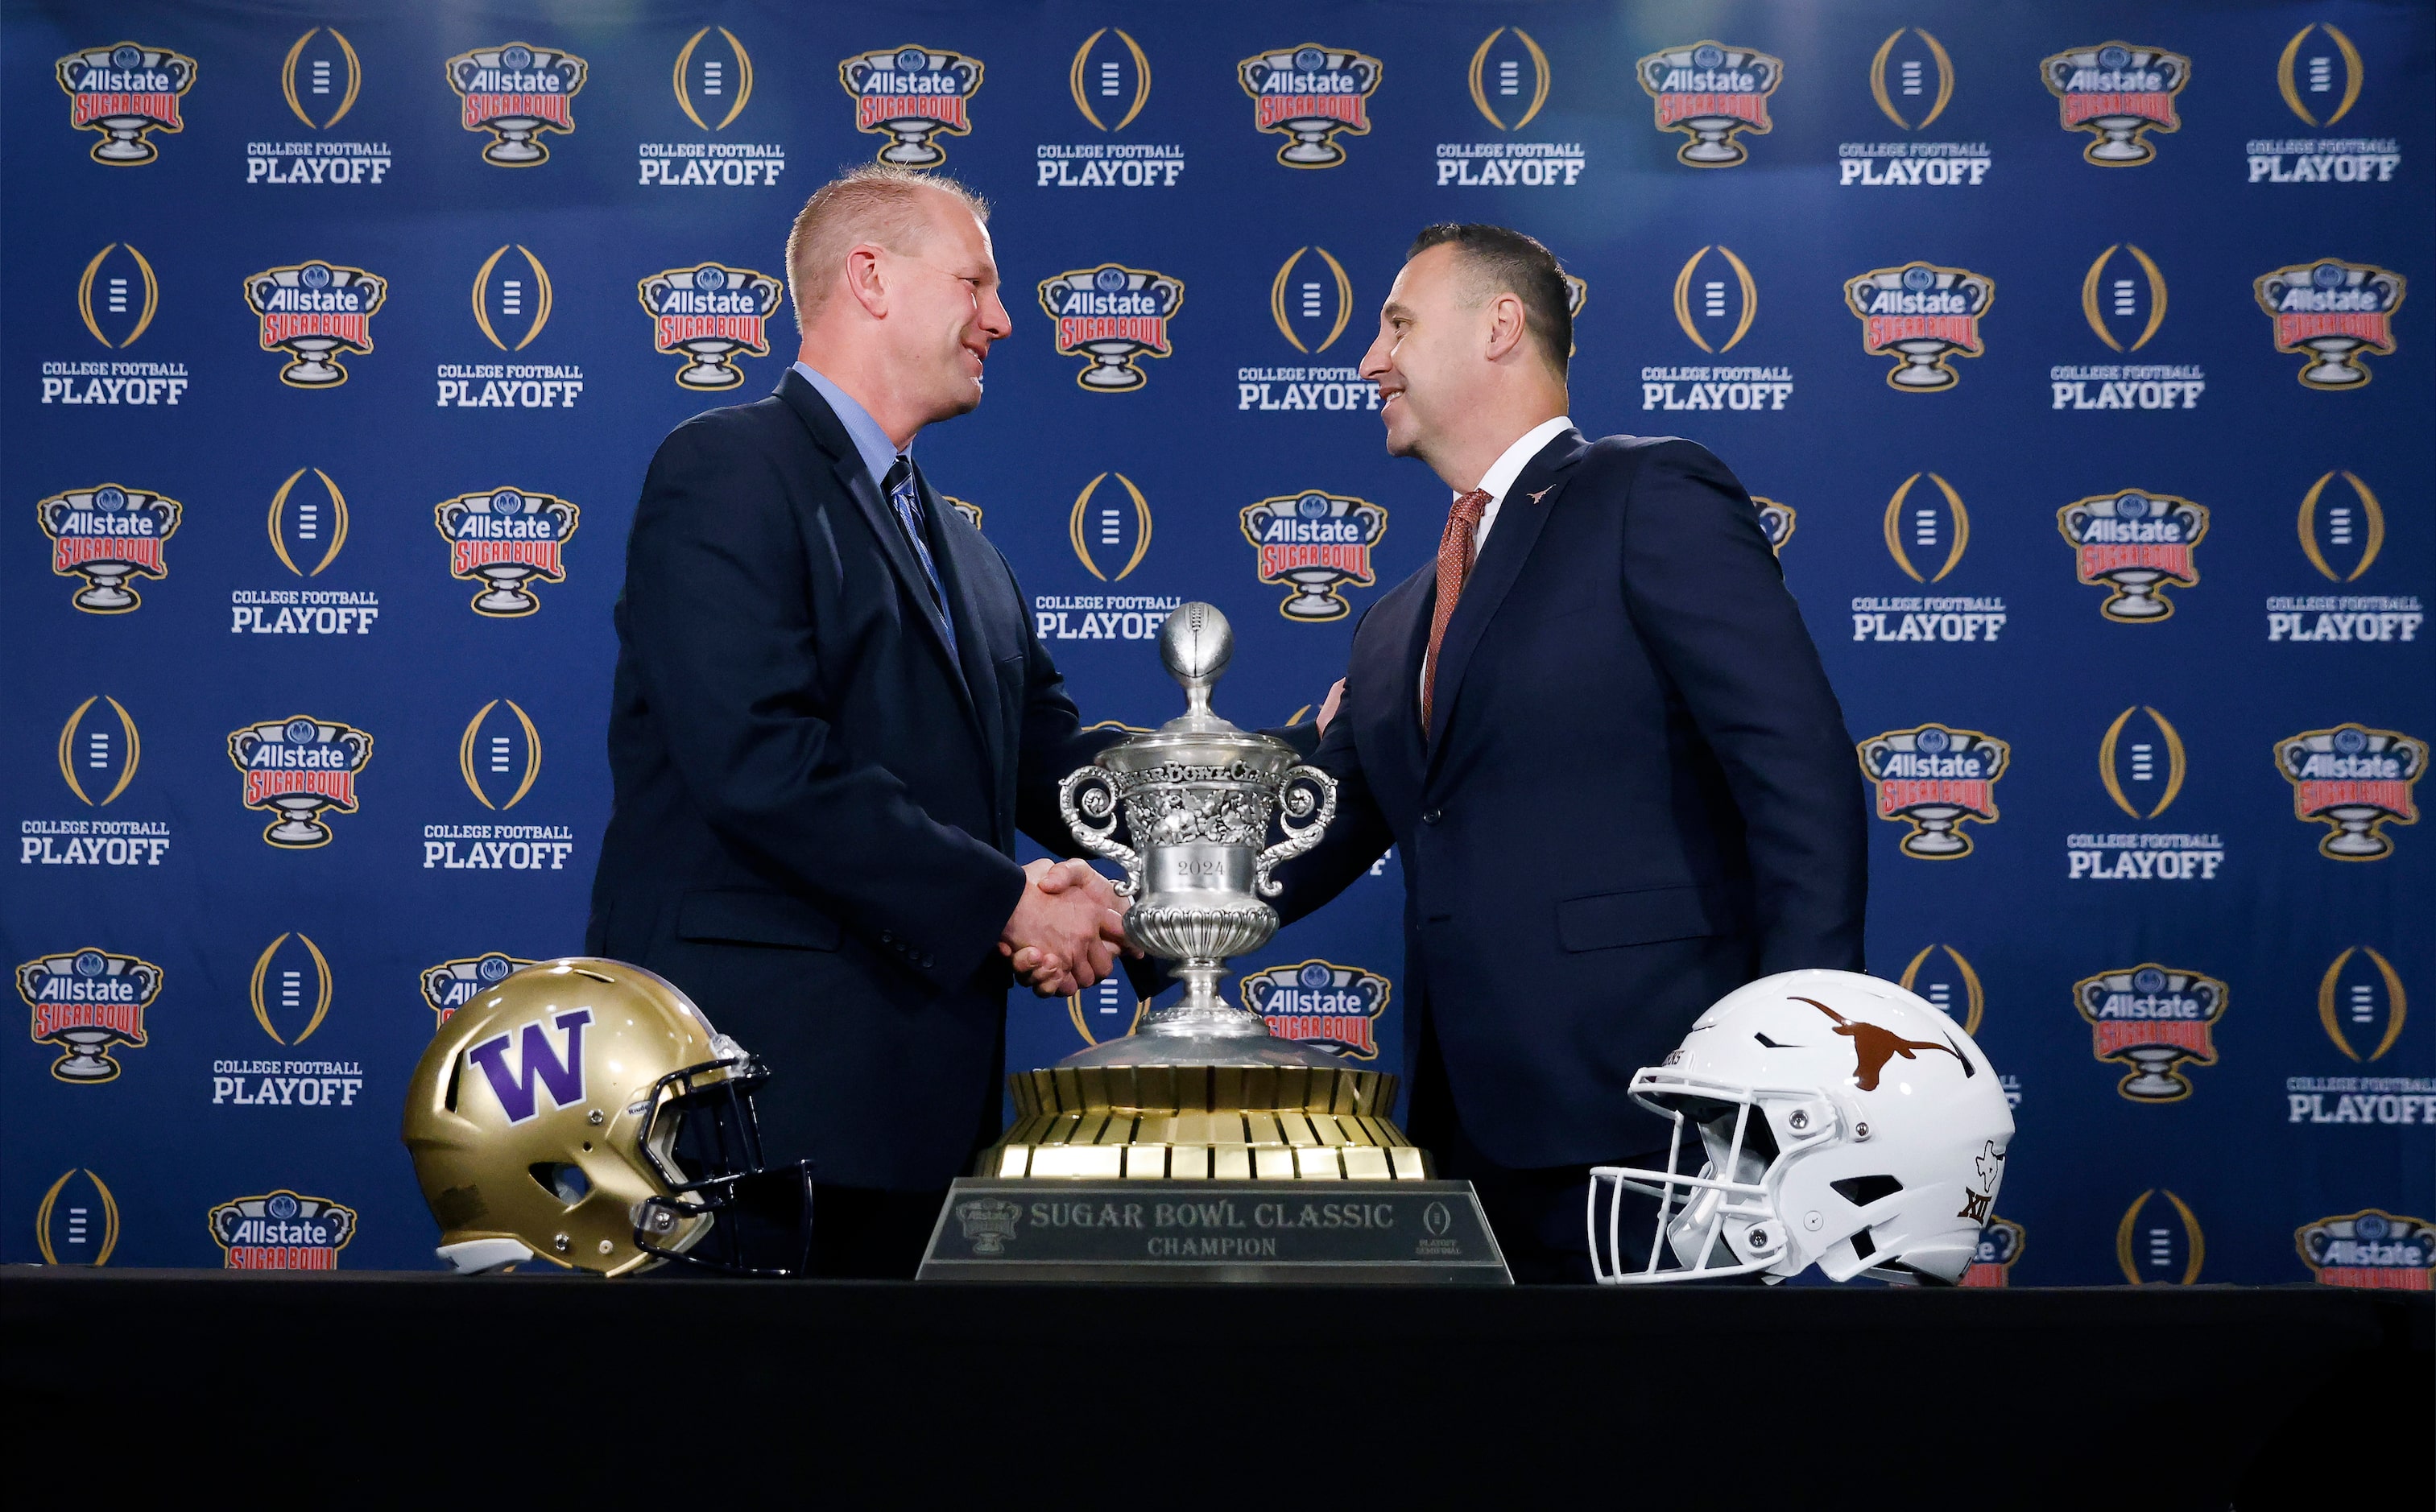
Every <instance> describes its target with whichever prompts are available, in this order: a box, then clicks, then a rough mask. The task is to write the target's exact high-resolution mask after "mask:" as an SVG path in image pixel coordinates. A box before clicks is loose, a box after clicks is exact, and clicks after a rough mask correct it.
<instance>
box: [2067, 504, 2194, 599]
mask: <svg viewBox="0 0 2436 1512" xmlns="http://www.w3.org/2000/svg"><path fill="white" fill-rule="evenodd" d="M2207 528H2208V512H2207V506H2206V505H2204V504H2194V503H2192V502H2191V501H2190V500H2189V499H2186V498H2178V497H2176V496H2175V495H2171V494H2150V493H2146V492H2143V491H2142V490H2140V489H2136V488H2127V489H2125V490H2123V491H2122V492H2121V493H2117V494H2100V495H2096V496H2095V497H2091V498H2084V499H2079V500H2076V501H2075V502H2073V503H2070V504H2067V505H2065V506H2064V507H2063V508H2062V509H2060V510H2058V511H2056V529H2057V530H2060V531H2062V534H2063V538H2064V540H2065V541H2066V542H2068V543H2069V544H2070V545H2071V547H2072V550H2073V572H2074V575H2075V576H2076V577H2077V578H2078V579H2079V581H2080V582H2083V583H2085V584H2087V585H2089V586H2091V587H2098V588H2105V589H2107V590H2109V591H2108V593H2107V596H2106V601H2105V602H2104V603H2102V604H2099V605H2098V606H2097V612H2098V613H2099V614H2101V615H2104V616H2105V617H2107V618H2109V619H2112V620H2114V622H2115V623H2117V624H2122V625H2146V624H2155V623H2157V622H2159V621H2161V620H2165V619H2168V618H2171V617H2173V613H2174V605H2173V601H2172V600H2169V599H2167V598H2166V595H2165V590H2166V588H2167V587H2169V586H2170V587H2182V588H2188V587H2192V586H2195V585H2196V584H2197V583H2198V582H2199V581H2200V569H2199V566H2198V565H2197V564H2196V563H2195V562H2194V561H2193V560H2192V557H2193V554H2194V552H2195V551H2196V550H2197V548H2198V547H2199V544H2200V542H2201V539H2202V538H2203V537H2205V536H2206V534H2207Z"/></svg>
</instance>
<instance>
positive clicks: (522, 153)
mask: <svg viewBox="0 0 2436 1512" xmlns="http://www.w3.org/2000/svg"><path fill="white" fill-rule="evenodd" d="M482 124H483V126H485V127H487V128H488V129H489V130H491V131H492V132H493V133H494V135H495V136H496V138H497V139H496V141H494V142H492V144H491V145H490V146H489V147H486V148H483V149H482V161H483V162H485V163H496V164H497V165H499V166H500V167H503V168H523V167H530V166H531V165H533V164H536V163H539V162H540V161H541V160H542V159H543V158H544V157H545V156H547V155H548V148H544V147H543V146H542V145H541V144H540V143H539V142H536V141H534V140H533V138H534V137H536V136H538V135H539V134H540V133H541V129H542V127H543V126H544V125H546V124H547V123H546V122H544V121H543V120H542V118H541V117H540V116H538V115H494V116H492V117H490V118H489V119H488V120H485V121H484V122H483V123H482Z"/></svg>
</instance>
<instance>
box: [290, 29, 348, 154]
mask: <svg viewBox="0 0 2436 1512" xmlns="http://www.w3.org/2000/svg"><path fill="white" fill-rule="evenodd" d="M325 32H326V33H328V35H329V38H330V41H331V43H334V44H335V45H336V47H337V49H338V56H337V57H335V58H332V57H329V56H326V55H325V54H324V52H323V51H322V49H319V48H316V49H313V52H314V56H312V57H311V58H309V59H308V58H307V57H306V56H305V52H306V48H307V47H308V46H309V44H310V43H312V41H313V39H314V38H316V37H319V36H321V35H322V34H323V33H325ZM341 70H343V71H344V72H343V73H341V72H340V71H341ZM300 74H301V75H303V76H304V78H305V88H304V94H303V96H300V95H299V94H298V92H297V87H296V81H297V78H298V76H299V75H300ZM363 87H364V64H363V60H361V59H359V58H357V56H356V48H355V44H354V43H350V42H349V41H347V34H346V33H345V32H342V31H340V30H339V28H338V27H336V26H315V27H314V28H313V29H312V30H310V31H308V32H306V33H305V35H303V36H302V37H299V38H297V39H296V44H295V45H294V46H292V47H290V48H288V49H287V57H285V58H283V59H281V60H280V61H279V93H280V94H281V95H282V96H284V97H285V98H286V99H287V108H288V110H289V111H291V112H293V113H295V116H296V118H297V119H298V120H300V121H303V122H304V123H305V125H306V126H309V127H311V128H312V129H313V130H316V131H326V130H329V129H330V128H332V127H334V126H336V125H338V124H339V121H340V120H342V119H343V118H345V116H346V113H348V112H349V111H351V110H354V109H355V108H356V95H357V92H358V91H360V90H361V89H362V88H363ZM331 96H337V101H338V102H337V104H336V105H334V106H333V107H332V108H331V111H330V118H329V119H328V120H326V121H317V120H315V119H313V113H312V112H311V111H308V110H306V109H305V98H306V97H310V98H311V99H312V100H313V101H314V102H315V103H316V104H320V103H321V102H322V101H324V100H327V99H329V98H330V97H331Z"/></svg>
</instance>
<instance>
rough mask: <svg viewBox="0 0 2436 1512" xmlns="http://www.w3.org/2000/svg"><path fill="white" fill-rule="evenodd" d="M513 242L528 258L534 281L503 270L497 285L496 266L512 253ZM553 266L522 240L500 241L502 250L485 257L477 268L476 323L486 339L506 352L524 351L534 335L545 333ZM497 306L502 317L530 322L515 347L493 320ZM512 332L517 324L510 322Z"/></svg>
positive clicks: (527, 262) (475, 282) (475, 284)
mask: <svg viewBox="0 0 2436 1512" xmlns="http://www.w3.org/2000/svg"><path fill="white" fill-rule="evenodd" d="M510 246H513V247H514V248H515V250H516V252H517V253H518V254H519V255H521V256H522V257H523V258H524V260H525V268H526V269H528V270H529V271H530V272H531V283H530V284H528V283H527V282H526V281H525V280H524V279H523V278H520V277H517V276H516V275H515V274H514V273H513V272H506V273H502V274H500V276H499V278H498V280H497V283H496V287H494V284H493V281H492V278H491V272H492V269H496V268H497V267H498V266H499V259H500V258H502V257H504V256H506V255H507V254H508V249H509V247H510ZM549 302H550V288H549V269H547V268H544V267H543V266H542V265H541V259H540V258H538V257H536V256H534V255H533V252H532V249H531V248H530V247H527V246H526V245H524V244H523V243H522V242H513V243H509V242H502V243H500V244H499V249H498V251H496V252H493V253H491V255H490V256H488V257H485V258H483V259H482V266H481V267H480V268H479V269H475V270H474V323H475V324H476V325H478V326H479V327H480V328H481V331H482V336H483V339H486V340H488V341H489V342H490V343H491V344H492V345H493V346H495V347H497V348H498V349H499V350H500V351H502V352H510V351H514V352H521V351H523V350H524V349H525V348H527V347H529V346H531V345H532V340H533V338H534V337H537V336H539V335H541V329H542V327H543V326H545V325H548V323H549ZM494 310H496V312H497V314H498V317H499V319H500V320H502V321H524V322H527V323H526V325H525V332H524V335H523V336H521V337H518V338H517V339H516V344H515V345H514V346H513V347H511V346H509V345H508V343H507V342H506V341H505V340H503V339H501V338H500V336H499V332H498V329H497V327H496V326H495V325H493V324H492V322H491V317H492V312H493V311H494ZM508 334H509V335H510V336H514V335H515V327H514V326H513V325H511V326H509V327H508Z"/></svg>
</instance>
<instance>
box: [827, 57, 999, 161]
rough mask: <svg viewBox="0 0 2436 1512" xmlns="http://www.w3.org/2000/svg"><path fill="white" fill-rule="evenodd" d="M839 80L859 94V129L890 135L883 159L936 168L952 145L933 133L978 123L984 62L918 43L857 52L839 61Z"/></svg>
mask: <svg viewBox="0 0 2436 1512" xmlns="http://www.w3.org/2000/svg"><path fill="white" fill-rule="evenodd" d="M838 83H839V85H840V86H841V87H843V88H844V90H845V92H846V93H847V94H849V95H851V96H854V129H855V130H858V131H869V132H872V133H874V134H876V135H879V136H885V137H888V138H890V141H889V144H888V145H887V146H886V147H883V148H880V149H879V161H880V162H882V163H893V164H895V165H897V166H898V167H901V168H935V167H937V166H938V165H940V164H942V163H945V162H947V161H948V149H947V148H943V147H941V146H940V145H939V144H938V143H937V142H936V141H934V140H932V139H933V138H934V137H939V136H963V135H965V134H966V133H967V132H969V131H970V130H972V129H973V122H972V116H971V113H970V110H969V102H970V101H971V99H972V97H973V95H974V93H975V92H976V91H978V90H979V89H980V88H981V87H982V64H981V60H980V59H978V58H967V57H966V56H965V55H964V54H962V53H951V52H945V51H942V50H941V49H939V48H936V47H925V46H922V45H920V44H919V43H914V44H909V45H907V46H903V47H891V48H887V49H884V50H882V51H879V52H871V53H857V54H855V55H854V56H853V57H851V58H848V59H846V60H845V61H843V62H841V63H839V64H838Z"/></svg>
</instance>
